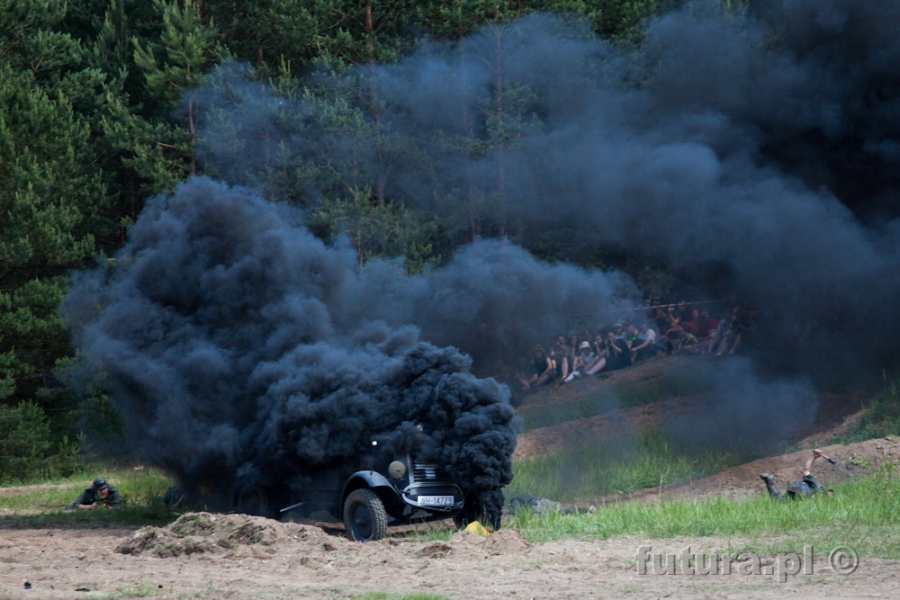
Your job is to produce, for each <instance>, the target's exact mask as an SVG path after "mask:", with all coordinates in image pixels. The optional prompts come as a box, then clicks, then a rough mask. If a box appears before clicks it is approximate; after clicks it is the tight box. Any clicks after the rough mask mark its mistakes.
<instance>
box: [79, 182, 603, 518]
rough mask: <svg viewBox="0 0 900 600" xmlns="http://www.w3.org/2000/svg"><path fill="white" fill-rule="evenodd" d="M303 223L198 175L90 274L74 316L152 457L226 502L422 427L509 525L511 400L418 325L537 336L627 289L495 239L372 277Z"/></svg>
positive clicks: (153, 205)
mask: <svg viewBox="0 0 900 600" xmlns="http://www.w3.org/2000/svg"><path fill="white" fill-rule="evenodd" d="M300 216H301V215H300V214H299V213H298V212H297V210H296V209H293V208H291V207H289V206H286V205H277V204H272V203H270V202H268V201H266V200H264V199H262V198H261V197H259V196H258V195H256V194H255V193H254V192H252V191H251V190H249V189H246V188H228V187H227V186H226V185H224V184H222V183H217V182H214V181H212V180H209V179H206V178H194V179H191V180H189V181H188V182H187V183H185V184H182V185H180V186H179V187H178V189H177V190H176V191H175V193H174V194H173V195H171V196H165V195H164V196H159V197H157V198H154V199H152V200H151V201H149V202H148V204H147V206H146V208H145V209H144V211H143V213H142V214H141V216H140V218H139V219H138V221H137V223H136V224H135V225H134V227H132V228H131V230H130V232H129V241H128V243H127V244H126V246H125V247H124V248H123V249H122V251H121V252H120V253H119V254H118V255H117V264H116V266H114V267H111V268H110V269H109V270H106V271H103V270H98V271H94V272H91V273H84V274H81V275H79V276H78V277H77V278H76V282H75V284H74V286H73V290H72V292H71V293H70V295H69V297H68V298H67V300H66V302H65V304H64V307H63V313H64V316H65V317H66V318H67V319H68V321H69V322H70V323H71V324H72V326H73V330H74V332H75V334H76V342H77V343H78V346H79V347H80V348H81V350H82V351H83V353H84V355H85V357H87V359H88V360H90V361H92V362H95V363H96V364H99V365H100V366H101V367H102V368H103V369H104V370H105V371H106V372H107V373H108V374H109V377H110V381H111V385H112V388H113V397H114V399H115V401H116V405H117V407H118V408H119V409H120V411H121V412H122V413H123V416H124V418H125V421H126V423H127V425H128V427H129V432H130V433H131V434H132V435H134V436H135V438H136V439H138V440H139V441H140V448H139V450H140V451H141V452H142V453H143V454H144V455H145V456H146V457H147V458H148V459H149V460H151V461H153V463H154V464H158V465H161V466H163V467H165V468H167V469H169V470H171V472H173V473H174V474H175V475H176V476H177V477H178V479H179V480H180V481H182V482H183V483H184V484H185V485H187V486H189V487H191V488H193V489H198V488H201V489H206V490H217V491H223V490H227V489H229V487H230V486H233V485H235V484H236V483H238V484H240V485H251V484H259V483H263V484H271V483H275V482H284V481H290V479H291V477H293V476H297V475H302V474H303V472H304V470H305V468H306V467H309V468H314V467H315V468H319V467H322V466H327V465H330V464H335V463H339V462H340V461H342V460H344V459H348V458H352V457H355V456H358V455H359V454H360V452H364V451H365V448H366V447H367V445H368V443H369V441H370V440H371V439H372V436H374V435H376V434H383V433H385V432H387V433H390V432H395V433H396V436H395V438H396V439H395V440H394V441H392V442H391V443H392V444H394V445H403V444H406V443H408V442H406V441H404V439H403V438H404V437H405V436H407V435H408V434H409V432H410V431H411V430H412V429H414V428H415V426H416V425H422V427H423V430H424V434H425V435H426V436H427V439H428V441H426V442H423V443H421V444H420V446H419V447H418V448H416V450H417V451H418V452H419V453H420V455H423V456H421V457H422V458H428V457H431V458H434V459H437V460H440V462H441V463H442V464H443V465H444V466H445V468H446V469H447V471H448V472H449V473H450V474H451V475H452V476H454V478H456V479H457V480H458V481H459V482H460V483H461V484H462V485H463V486H464V487H465V488H466V489H467V490H469V491H471V492H475V493H477V494H479V495H480V496H481V497H482V499H483V500H485V501H486V502H487V504H488V506H489V508H490V509H491V511H492V512H494V514H499V513H498V512H497V511H499V507H500V506H501V505H502V496H501V495H500V493H499V490H500V488H501V487H502V486H503V485H505V484H507V483H509V481H510V479H511V477H512V473H511V463H510V460H511V454H512V451H513V449H514V448H515V423H514V413H513V410H512V408H511V406H510V405H509V402H508V398H509V390H508V388H506V387H505V386H502V385H500V384H499V383H497V382H496V381H494V380H493V379H477V378H476V377H474V376H473V375H471V374H470V372H469V370H470V367H471V359H470V358H468V357H467V356H465V355H464V354H462V353H461V352H460V351H459V350H457V349H456V348H453V347H447V348H438V347H435V346H433V345H431V344H429V343H426V342H424V341H420V339H419V337H420V336H419V330H418V329H417V328H416V327H415V326H413V325H410V324H409V323H411V322H415V320H416V318H420V319H422V320H423V322H427V323H430V324H431V327H432V328H434V330H435V331H443V332H445V333H444V334H443V335H441V336H439V337H443V338H445V339H452V338H453V337H454V335H457V336H458V337H459V338H460V339H464V337H465V336H464V333H461V332H459V333H457V334H454V333H452V332H453V331H454V330H457V331H459V330H462V331H464V330H465V328H466V327H470V326H473V324H480V326H481V327H488V326H489V325H491V324H493V325H496V329H495V330H493V331H491V335H492V336H494V337H495V338H498V339H501V338H503V337H504V336H509V335H511V334H509V332H505V331H504V330H503V326H504V323H507V322H508V317H507V316H504V315H502V314H501V312H500V311H501V309H502V308H504V307H505V308H506V309H507V310H509V309H512V310H515V311H516V313H517V315H518V316H520V317H523V316H524V317H528V316H532V317H533V319H534V321H533V324H532V326H531V327H528V326H525V327H523V328H522V329H523V330H524V332H525V333H524V334H525V335H534V334H536V333H538V332H539V331H540V324H541V323H543V320H544V319H546V318H547V315H544V314H541V313H540V312H538V311H539V309H541V308H543V306H544V303H546V302H550V303H565V302H573V303H575V305H577V304H578V303H579V302H582V301H584V300H583V299H585V298H591V299H592V300H593V301H598V300H600V301H602V300H604V299H605V298H608V296H609V295H610V294H611V293H612V289H613V287H612V284H611V282H610V280H609V279H608V278H607V277H606V276H604V275H603V274H601V273H588V272H585V271H583V270H581V269H575V268H572V267H565V266H563V267H559V268H552V267H549V266H548V265H544V264H541V263H539V262H538V261H536V260H535V259H534V258H532V257H531V256H530V255H529V254H528V253H527V252H524V251H523V250H521V249H519V248H517V247H515V246H509V245H502V244H500V243H497V242H489V241H485V242H483V243H480V244H475V245H473V246H471V247H470V248H468V249H466V251H464V252H461V253H460V254H459V255H458V256H456V257H455V259H454V261H453V262H451V264H449V265H448V266H447V267H446V268H444V269H442V270H441V271H440V272H439V273H436V274H434V276H429V275H422V276H418V277H412V278H410V277H407V276H406V273H405V271H404V269H403V266H402V264H400V263H393V262H377V261H376V262H373V263H370V264H369V265H368V266H366V267H365V268H362V269H360V268H358V265H357V263H356V254H355V252H354V251H353V250H352V249H350V248H349V247H346V246H338V247H329V246H326V245H325V244H324V243H323V242H322V241H320V240H319V239H317V238H316V237H314V236H313V235H311V234H310V233H309V232H308V231H307V230H306V229H305V228H304V227H303V226H302V224H301V223H300ZM548 282H555V283H556V285H554V286H553V287H552V289H551V290H548V291H546V292H544V293H543V294H537V297H529V296H535V294H529V290H530V289H532V288H534V287H540V286H541V285H543V284H546V283H548ZM532 313H533V315H532ZM516 335H522V333H516ZM423 444H424V445H423Z"/></svg>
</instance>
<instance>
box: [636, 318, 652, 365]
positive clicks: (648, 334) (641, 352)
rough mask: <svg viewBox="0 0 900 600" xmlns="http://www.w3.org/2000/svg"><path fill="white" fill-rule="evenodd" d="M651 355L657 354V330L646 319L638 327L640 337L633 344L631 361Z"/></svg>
mask: <svg viewBox="0 0 900 600" xmlns="http://www.w3.org/2000/svg"><path fill="white" fill-rule="evenodd" d="M651 356H656V332H655V331H653V328H651V327H650V323H648V322H646V321H645V322H643V323H641V325H640V327H639V328H638V338H637V339H636V340H635V341H634V342H633V343H632V344H631V362H632V363H634V362H635V361H637V360H645V359H647V358H650V357H651Z"/></svg>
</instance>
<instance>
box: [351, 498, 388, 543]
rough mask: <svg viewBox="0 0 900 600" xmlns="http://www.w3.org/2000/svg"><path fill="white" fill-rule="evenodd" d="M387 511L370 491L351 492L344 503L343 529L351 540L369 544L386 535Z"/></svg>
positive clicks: (379, 499)
mask: <svg viewBox="0 0 900 600" xmlns="http://www.w3.org/2000/svg"><path fill="white" fill-rule="evenodd" d="M387 520H388V518H387V511H385V510H384V503H383V502H382V501H381V498H379V497H378V495H377V494H376V493H375V492H373V491H372V490H369V489H366V488H361V489H358V490H353V491H352V492H350V495H348V496H347V500H345V501H344V527H345V528H346V529H347V535H348V536H350V539H351V540H354V541H357V542H369V541H372V540H380V539H381V538H383V537H385V536H386V535H387Z"/></svg>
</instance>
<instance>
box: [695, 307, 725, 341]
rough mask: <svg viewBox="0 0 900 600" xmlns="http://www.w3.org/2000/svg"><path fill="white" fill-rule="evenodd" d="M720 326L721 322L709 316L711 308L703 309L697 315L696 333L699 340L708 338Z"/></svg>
mask: <svg viewBox="0 0 900 600" xmlns="http://www.w3.org/2000/svg"><path fill="white" fill-rule="evenodd" d="M718 327H719V322H718V321H717V320H715V319H713V318H711V317H710V316H709V310H707V309H705V308H704V309H703V310H701V311H700V313H699V315H698V316H697V323H696V325H695V326H694V335H695V336H697V340H699V341H700V342H703V341H704V340H708V339H709V336H711V335H712V333H713V332H714V331H715V330H716V329H717V328H718Z"/></svg>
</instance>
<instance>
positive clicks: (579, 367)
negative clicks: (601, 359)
mask: <svg viewBox="0 0 900 600" xmlns="http://www.w3.org/2000/svg"><path fill="white" fill-rule="evenodd" d="M597 360H598V357H597V354H596V353H595V352H594V350H593V348H591V344H590V342H581V345H580V346H579V347H578V356H576V357H575V359H574V361H573V362H572V372H571V373H569V376H568V377H567V378H566V379H565V382H566V383H568V382H569V381H572V380H573V379H576V378H578V377H584V376H585V375H587V374H588V372H587V371H588V369H590V368H592V367H593V366H594V365H595V364H596V363H597Z"/></svg>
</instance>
